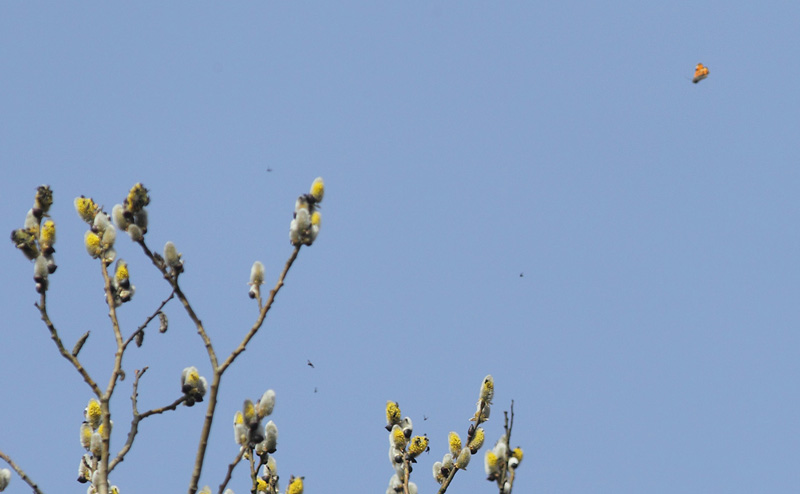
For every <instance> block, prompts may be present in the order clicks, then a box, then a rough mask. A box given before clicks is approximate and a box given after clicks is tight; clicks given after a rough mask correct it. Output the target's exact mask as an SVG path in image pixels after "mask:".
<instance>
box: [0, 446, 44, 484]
mask: <svg viewBox="0 0 800 494" xmlns="http://www.w3.org/2000/svg"><path fill="white" fill-rule="evenodd" d="M0 458H2V459H3V460H5V462H6V463H8V466H10V467H11V468H13V469H14V471H15V472H17V475H19V477H20V478H21V479H22V480H23V481H24V482H25V483H26V484H28V485H29V486H30V488H31V489H33V492H35V493H36V494H42V491H41V490H40V489H39V486H38V485H36V482H34V481H33V479H31V478H30V477H28V475H27V474H26V473H25V472H24V471H23V470H22V469H21V468H20V467H19V465H17V464H16V463H15V462H14V460H12V459H11V458H10V457H9V456H8V455H7V454H5V453H3V452H2V451H0Z"/></svg>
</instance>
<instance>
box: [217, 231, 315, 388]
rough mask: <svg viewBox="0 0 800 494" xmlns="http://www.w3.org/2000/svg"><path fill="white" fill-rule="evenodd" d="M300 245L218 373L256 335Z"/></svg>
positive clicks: (223, 370) (229, 363) (221, 371)
mask: <svg viewBox="0 0 800 494" xmlns="http://www.w3.org/2000/svg"><path fill="white" fill-rule="evenodd" d="M300 247H302V245H298V246H296V247H295V248H294V251H292V255H291V256H289V260H287V261H286V265H285V266H284V267H283V272H281V275H280V277H279V278H278V282H277V283H276V284H275V288H273V289H272V290H270V292H269V298H268V299H267V303H266V304H264V306H263V307H262V308H261V312H260V313H259V315H258V319H256V322H255V323H254V324H253V327H251V328H250V331H249V332H248V333H247V335H245V337H244V339H243V340H242V342H241V343H240V344H239V346H238V347H236V349H235V350H234V351H233V352H231V354H230V355H229V356H228V358H227V359H225V361H224V362H223V363H222V365H220V366H219V372H220V374H222V373H223V372H225V369H227V368H228V367H229V366H230V365H231V364H232V363H233V361H234V360H236V357H238V356H239V354H241V353H242V352H244V350H245V348H246V347H247V344H248V343H249V342H250V340H251V339H252V338H253V336H255V335H256V333H257V332H258V330H259V328H261V325H262V324H264V319H265V318H266V317H267V312H269V310H270V309H271V308H272V304H273V302H275V296H276V295H278V292H279V291H280V289H281V287H283V282H284V280H285V279H286V275H287V274H288V273H289V269H291V267H292V264H293V263H294V261H295V259H297V254H298V253H299V252H300Z"/></svg>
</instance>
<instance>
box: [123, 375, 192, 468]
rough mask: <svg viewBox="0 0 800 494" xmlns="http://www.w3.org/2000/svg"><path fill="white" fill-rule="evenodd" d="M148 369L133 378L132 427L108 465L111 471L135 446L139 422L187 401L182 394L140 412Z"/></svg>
mask: <svg viewBox="0 0 800 494" xmlns="http://www.w3.org/2000/svg"><path fill="white" fill-rule="evenodd" d="M147 369H148V368H147V367H145V368H144V369H142V370H141V371H138V370H137V371H136V372H135V376H134V379H133V393H132V394H131V402H132V407H133V420H131V429H130V431H129V432H128V440H127V441H126V442H125V445H124V446H123V447H122V449H121V450H120V451H119V453H117V456H116V457H115V458H114V460H113V461H111V462H110V463H109V465H108V471H109V473H110V472H111V471H112V470H114V468H115V467H116V466H117V465H118V464H119V463H121V462H122V461H123V460H124V459H125V455H126V454H128V451H130V449H131V446H133V440H134V439H135V438H136V434H138V432H139V422H141V421H142V420H144V419H146V418H147V417H149V416H151V415H157V414H161V413H164V412H167V411H170V410H176V409H177V408H178V406H179V405H180V404H181V403H183V402H184V401H186V396H181V397H180V398H178V399H177V400H175V401H174V402H172V403H170V404H169V405H167V406H163V407H161V408H154V409H152V410H148V411H146V412H144V413H141V414H140V413H139V410H138V408H137V403H138V397H139V379H140V378H141V377H142V376H143V375H144V373H145V372H147Z"/></svg>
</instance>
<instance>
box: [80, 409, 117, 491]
mask: <svg viewBox="0 0 800 494" xmlns="http://www.w3.org/2000/svg"><path fill="white" fill-rule="evenodd" d="M102 421H103V415H102V411H101V409H100V402H99V401H97V400H96V399H95V398H92V399H91V400H89V404H88V405H86V408H85V409H84V411H83V423H81V430H80V434H81V446H83V449H85V450H86V451H87V452H86V453H84V454H83V456H82V457H81V461H80V465H78V482H80V483H82V484H85V483H87V482H88V483H89V487H88V489H87V490H86V493H87V494H95V493H96V492H97V489H96V488H95V485H97V484H98V482H97V478H96V477H97V467H98V464H99V462H100V456H101V455H102V453H103V440H104V439H108V437H109V435H110V431H107V430H106V429H105V426H104V424H103V423H102ZM111 424H112V426H113V422H112V423H111ZM109 492H110V493H111V494H119V488H118V487H117V486H115V485H112V486H111V488H110V490H109Z"/></svg>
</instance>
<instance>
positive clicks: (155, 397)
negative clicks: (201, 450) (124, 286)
mask: <svg viewBox="0 0 800 494" xmlns="http://www.w3.org/2000/svg"><path fill="white" fill-rule="evenodd" d="M798 25H800V5H798V4H797V3H795V2H786V1H780V2H770V1H766V2H745V1H735V2H728V1H725V2H723V1H719V2H696V1H692V2H684V1H677V2H634V1H630V2H569V1H567V2H492V3H484V2H480V3H478V2H438V1H437V2H267V1H261V2H248V3H246V4H242V3H236V4H229V3H226V4H225V5H223V4H220V3H211V2H204V1H202V2H191V3H173V2H166V3H165V2H135V3H125V4H124V5H121V4H110V5H109V4H102V5H101V4H97V3H78V2H69V3H64V2H2V3H0V71H1V73H2V76H0V162H1V163H2V165H1V166H2V170H3V171H2V187H0V219H1V220H2V229H3V230H4V231H6V232H10V231H11V230H12V229H15V228H20V227H21V226H22V223H23V220H24V218H25V213H26V211H27V210H28V208H30V207H31V205H32V201H33V196H34V192H35V189H36V186H38V185H40V184H43V183H46V184H50V185H51V187H52V188H53V190H54V193H55V205H54V207H53V209H52V217H53V218H54V219H55V221H56V223H57V225H58V243H57V244H56V247H57V253H56V260H57V261H58V264H59V269H58V271H57V272H56V273H55V274H54V275H53V276H52V277H51V289H50V292H49V299H48V300H49V309H50V315H51V317H52V319H53V321H54V322H55V324H56V325H57V327H58V328H59V330H60V332H61V335H62V337H63V338H64V340H65V341H66V344H67V346H68V347H70V348H71V346H72V343H73V342H74V341H75V340H76V339H77V338H78V337H79V336H80V335H81V334H82V333H83V332H84V331H86V330H91V331H92V336H91V337H90V339H89V341H88V343H87V345H86V346H85V347H84V349H83V352H82V354H81V356H82V358H83V360H84V362H85V364H86V365H87V367H88V368H89V370H90V372H91V373H92V374H93V375H94V376H95V377H96V379H98V380H99V381H101V382H104V383H105V382H107V379H108V378H107V376H108V373H109V371H110V368H111V362H112V358H113V355H112V353H113V338H112V334H111V329H110V326H109V324H108V317H107V309H106V308H105V306H104V303H103V296H102V288H101V287H102V279H101V276H100V270H99V265H98V262H97V261H95V260H92V259H90V258H89V256H88V255H87V254H86V252H85V250H84V247H83V234H84V231H85V230H86V226H85V224H83V223H82V222H81V221H80V220H79V218H78V217H77V215H76V213H75V211H74V208H73V204H72V203H73V199H74V198H75V197H76V196H79V195H81V194H85V195H87V196H91V197H93V198H94V199H95V200H96V201H97V202H99V203H101V204H103V205H105V206H106V208H107V209H108V210H110V208H111V206H113V205H114V204H115V203H119V202H122V200H123V198H124V197H125V195H126V193H127V191H128V189H129V188H130V187H131V186H132V185H133V184H134V183H136V182H143V183H144V184H145V185H146V186H147V187H148V188H149V189H150V191H151V196H152V202H151V204H150V207H149V211H150V231H149V233H148V236H147V241H148V243H149V245H150V246H151V247H152V248H153V249H154V250H159V251H160V250H161V248H162V246H163V244H164V242H166V241H167V240H172V241H174V242H175V243H176V244H177V246H178V249H179V250H180V251H181V252H183V254H184V258H185V260H186V273H185V274H184V275H183V276H182V277H181V283H182V285H183V287H184V289H185V292H186V293H187V295H188V296H189V298H190V300H191V301H192V303H193V304H194V306H195V307H196V308H197V311H198V312H199V315H200V317H201V319H202V320H203V322H204V324H205V326H206V328H207V330H208V332H209V334H210V336H211V338H212V341H213V342H214V344H215V345H216V346H217V349H218V352H220V353H223V354H224V353H227V352H228V351H230V350H232V349H233V348H234V347H235V346H236V345H237V344H238V343H239V341H240V340H241V338H242V336H243V335H244V334H245V332H246V331H247V329H248V328H249V327H250V325H251V324H252V322H253V321H254V320H255V317H256V313H257V308H256V305H255V304H254V302H253V301H251V300H250V299H249V298H248V297H247V289H248V287H247V281H248V276H249V271H250V266H251V264H252V262H253V261H254V260H261V261H262V262H264V264H265V266H266V268H267V280H269V281H268V284H270V285H271V284H273V283H274V281H275V279H276V278H277V275H278V273H279V272H280V269H281V268H282V267H283V264H284V262H285V261H286V259H287V258H288V256H289V255H290V253H291V246H290V245H289V242H288V229H289V222H290V220H291V213H292V210H293V207H294V200H295V198H296V197H297V195H299V194H301V193H304V192H306V191H307V190H308V187H309V186H310V184H311V181H312V180H313V179H314V178H315V177H317V176H323V177H324V178H325V182H326V185H327V191H326V192H327V193H326V197H325V201H324V203H323V205H322V208H323V215H324V216H323V225H322V232H321V233H320V236H319V238H318V240H317V242H316V243H315V244H314V245H313V246H312V247H310V248H303V249H302V250H301V252H300V256H299V258H298V260H297V262H296V263H295V265H294V267H293V268H292V270H291V272H290V274H289V277H288V279H287V283H286V286H285V287H284V289H283V291H281V293H280V294H279V296H278V299H277V302H276V305H275V307H274V309H273V311H272V312H270V314H269V316H268V318H267V322H266V324H265V326H264V328H263V329H262V331H261V332H260V333H259V334H258V335H257V336H256V338H255V339H254V340H253V341H252V343H251V345H250V347H249V349H248V350H247V352H245V353H244V354H243V355H242V356H241V357H240V359H239V360H238V361H237V362H236V364H235V365H234V367H233V368H232V369H231V370H230V371H229V372H228V373H227V374H226V375H225V377H224V379H223V388H222V393H221V403H220V405H219V407H218V416H217V420H216V421H215V423H214V428H213V431H212V436H211V442H210V447H209V450H208V456H207V461H206V464H205V468H204V471H203V476H202V478H201V485H203V484H209V485H212V486H216V485H218V484H219V483H220V481H221V479H222V478H223V476H224V474H225V470H226V467H227V465H228V463H229V462H230V461H231V460H232V459H233V458H234V457H235V455H236V453H237V446H236V444H235V443H234V441H233V434H232V427H231V421H232V418H233V415H234V412H235V411H236V410H237V409H239V408H240V407H241V404H242V401H243V399H244V398H246V397H250V398H257V397H259V396H260V395H261V393H262V392H263V391H264V390H266V389H267V388H273V389H275V390H276V392H277V406H276V409H275V413H274V414H273V419H274V420H275V421H276V423H277V425H278V427H279V430H280V438H279V444H278V451H277V453H276V459H277V462H278V469H279V473H280V474H281V476H282V480H283V482H282V487H284V488H285V486H286V483H287V482H286V481H287V480H288V477H289V475H290V474H295V475H305V477H306V492H309V493H314V492H316V493H319V492H364V493H366V492H383V491H384V490H385V488H386V485H387V483H388V480H389V477H390V476H391V474H392V473H393V470H392V468H391V466H390V464H389V461H388V458H387V449H388V440H387V437H386V436H387V434H386V432H385V430H384V429H383V425H384V405H385V402H386V400H387V399H393V400H397V401H399V403H400V405H401V408H402V411H403V413H404V415H410V416H411V417H412V419H413V420H414V422H415V425H416V429H415V432H417V433H427V435H428V436H429V437H430V439H431V444H430V445H431V452H430V454H429V455H423V457H422V458H421V461H420V466H419V467H418V468H417V469H416V470H415V471H414V473H413V474H412V480H414V481H415V482H416V483H417V484H418V485H419V487H420V492H424V493H430V492H434V491H435V488H436V484H435V482H434V480H433V478H432V476H431V474H430V466H431V464H432V463H433V462H434V461H436V460H437V459H439V458H441V456H442V454H444V452H445V449H446V447H447V446H446V435H447V433H448V431H450V430H456V431H458V432H460V433H462V434H464V433H465V432H466V429H467V427H468V425H469V422H468V420H467V419H468V418H469V417H470V416H471V414H472V413H473V411H474V407H475V402H476V400H477V398H478V390H479V386H480V382H481V379H482V378H483V377H484V375H485V374H487V373H491V374H493V375H494V377H495V381H496V390H497V391H496V394H495V407H494V410H493V412H494V413H493V416H492V419H491V420H490V422H489V423H488V424H487V434H488V436H489V441H490V442H493V441H494V440H495V439H496V438H497V437H498V436H499V435H500V433H501V430H502V413H501V412H502V410H504V409H508V406H509V404H510V402H511V400H512V399H513V400H514V403H515V411H516V416H515V428H514V431H513V437H512V440H511V442H512V445H520V446H522V447H523V448H524V450H525V459H524V461H523V463H522V464H521V466H520V468H519V473H518V477H517V479H518V480H517V483H516V486H515V490H514V492H517V493H519V494H524V493H532V492H542V493H561V492H564V493H570V492H598V493H606V492H608V493H610V492H615V493H617V492H650V493H674V492H690V493H706V492H708V493H711V492H726V493H750V492H775V493H778V492H798V491H800V469H798V464H800V422H799V421H798V417H800V394H799V393H798V384H797V382H798V375H800V358H799V357H800V335H798V325H799V324H800V317H799V316H798V294H800V291H799V290H798V279H800V278H799V276H800V263H799V262H798V255H797V253H798V248H799V247H800V235H799V234H798V224H800V203H798V200H797V191H798V187H799V186H800V169H799V168H798V159H800V144H798V138H797V136H798V131H800V125H798V115H799V114H800V113H798V110H800V108H799V103H800V98H799V97H798V95H799V94H800V92H798V87H799V86H800V64H798V56H799V55H800V35H799V34H798ZM698 62H702V63H704V64H706V65H707V66H708V67H709V68H710V76H709V77H708V79H706V80H704V81H702V82H701V83H699V84H697V85H694V84H692V83H691V82H690V78H691V77H692V74H693V71H694V66H695V64H697V63H698ZM268 169H271V170H272V171H271V172H269V171H268ZM4 235H7V233H6V234H4ZM5 242H6V244H5V247H3V248H2V249H0V266H2V278H3V283H2V284H0V301H1V302H0V303H1V304H2V316H3V317H2V319H3V322H2V326H1V329H0V376H2V377H0V382H1V383H2V384H1V385H0V394H1V395H2V396H0V424H2V425H1V426H0V450H2V451H4V452H6V453H8V454H10V455H11V456H12V457H13V458H14V459H15V460H17V461H18V462H19V463H20V464H21V465H22V466H23V468H24V469H25V470H26V471H27V472H28V473H29V474H30V475H31V476H32V477H33V478H34V480H36V481H37V482H38V483H39V484H40V485H41V486H42V488H43V489H44V490H45V491H47V492H75V493H83V492H85V486H83V485H79V484H77V483H76V482H75V478H76V476H77V466H78V462H79V458H80V455H81V454H82V449H81V447H80V444H79V441H78V430H79V425H80V423H81V420H82V418H83V408H84V406H85V405H86V402H87V400H88V399H89V398H90V396H91V395H90V392H89V389H88V388H87V387H86V385H85V384H84V383H83V381H82V380H81V379H80V377H79V376H78V375H77V373H76V372H75V371H74V369H72V367H71V366H70V365H69V363H68V362H67V361H66V360H64V359H63V358H62V357H60V356H59V355H58V354H57V352H56V349H55V345H53V343H52V342H51V341H50V339H49V334H48V332H47V330H46V328H45V327H44V325H43V324H42V323H41V321H40V320H39V317H38V312H37V310H36V309H35V308H34V307H33V303H34V302H35V301H36V300H37V299H38V298H37V294H36V293H35V291H34V283H33V280H32V271H33V266H32V264H31V263H30V262H28V261H27V260H26V259H24V257H23V256H22V254H21V253H20V252H17V251H16V250H15V249H14V248H13V246H12V245H11V242H9V241H8V240H5ZM117 252H118V254H119V256H120V257H122V258H124V259H126V260H127V261H128V262H129V263H130V269H131V272H132V274H131V276H132V281H133V283H134V284H135V285H136V287H137V292H136V295H135V297H134V299H133V302H132V303H130V304H127V305H125V306H123V307H122V308H121V309H120V314H121V316H120V317H121V320H122V323H123V325H124V327H125V332H126V334H129V333H130V332H131V331H133V330H134V329H135V328H136V327H137V326H138V325H139V324H141V323H142V322H143V320H144V318H145V317H146V316H147V315H148V314H149V313H151V312H152V311H153V310H154V309H155V307H156V306H157V304H158V303H159V302H160V301H161V300H162V299H163V298H165V297H166V296H167V295H168V294H169V289H168V286H167V285H166V283H165V282H164V281H163V280H162V279H160V276H159V275H158V273H157V272H156V271H155V269H154V268H153V267H152V266H151V265H149V263H148V261H147V260H146V259H145V258H144V256H143V255H142V254H141V252H140V250H139V249H138V248H137V246H136V245H134V244H133V243H131V242H130V241H129V240H128V239H127V238H126V237H124V236H121V237H120V238H119V240H118V246H117ZM520 274H523V276H522V277H521V276H520ZM166 312H167V313H168V315H169V317H170V322H171V325H170V329H169V331H168V332H167V333H166V334H165V335H160V334H158V333H157V332H156V331H151V332H150V333H148V334H147V336H146V338H145V345H144V347H143V348H141V349H136V348H133V349H131V350H130V351H129V352H128V353H127V354H126V357H125V361H124V369H125V370H126V371H127V373H128V376H129V377H128V379H127V380H125V381H124V382H122V383H121V384H120V385H119V387H118V388H117V394H116V395H115V401H114V404H113V410H112V411H113V414H114V422H115V430H114V436H113V439H112V450H115V451H116V450H117V449H118V448H119V447H120V446H121V445H122V443H123V442H124V440H125V435H126V433H127V430H128V424H129V421H130V399H129V397H130V392H131V384H132V376H133V371H134V370H135V369H139V368H142V367H143V366H145V365H147V366H150V370H149V371H148V373H147V374H146V375H145V377H144V378H143V379H142V382H141V385H140V408H141V409H143V410H144V409H148V408H155V407H159V406H163V405H166V404H168V403H170V402H171V401H173V400H174V399H175V398H177V397H178V396H179V394H180V389H179V387H180V372H181V370H182V369H183V368H184V367H186V366H187V365H195V366H197V367H198V368H199V369H200V371H201V373H202V374H204V375H210V370H209V363H208V359H207V356H206V354H205V350H204V348H203V345H202V343H201V341H200V339H199V338H198V337H197V335H196V333H195V330H194V328H193V326H192V324H191V322H190V320H189V319H188V317H187V316H186V315H185V313H184V312H183V310H182V308H181V307H180V306H179V304H177V303H176V302H173V303H170V304H169V305H168V307H167V310H166ZM307 360H311V361H312V362H313V363H314V364H315V366H316V367H315V368H314V369H312V368H310V367H309V366H307V365H306V361H307ZM315 389H316V390H317V392H316V393H315ZM203 413H204V408H203V407H194V408H181V409H179V410H178V411H177V412H172V413H168V414H166V415H163V416H158V417H154V418H151V419H148V420H146V421H145V422H143V423H142V425H141V428H140V434H139V436H138V438H137V441H136V443H135V444H134V448H133V450H132V451H131V453H130V454H129V455H128V456H127V458H126V460H125V461H124V463H122V464H121V465H120V466H119V467H118V468H117V469H116V470H115V471H114V473H113V475H112V481H113V482H114V483H116V484H118V485H119V486H120V487H121V490H122V492H123V493H124V494H132V493H148V492H185V491H186V488H187V485H188V481H189V478H190V474H191V465H192V462H193V461H194V455H195V451H196V447H197V439H198V436H199V431H200V425H201V422H202V417H203ZM423 417H427V418H428V419H427V420H423ZM243 467H244V465H242V466H240V468H239V469H237V471H236V474H235V478H234V480H233V482H232V484H231V487H232V488H233V489H234V490H235V491H236V492H237V494H241V493H245V492H247V491H248V487H247V479H246V474H245V468H243ZM483 479H484V473H483V452H481V454H480V457H479V458H475V459H473V463H472V465H471V466H470V468H469V469H468V471H467V472H466V473H460V474H459V475H457V476H456V478H455V480H454V483H453V485H452V487H451V488H450V489H449V491H448V492H451V493H454V494H456V493H462V494H464V493H476V492H486V493H491V492H496V488H495V487H494V484H491V483H489V482H486V481H485V480H483ZM8 492H11V493H22V492H29V489H28V488H27V486H25V485H24V484H23V483H22V482H21V481H20V479H19V478H16V477H15V478H14V479H13V480H12V484H11V486H10V488H9V489H8Z"/></svg>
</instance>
